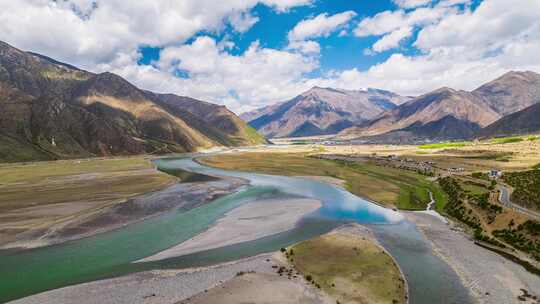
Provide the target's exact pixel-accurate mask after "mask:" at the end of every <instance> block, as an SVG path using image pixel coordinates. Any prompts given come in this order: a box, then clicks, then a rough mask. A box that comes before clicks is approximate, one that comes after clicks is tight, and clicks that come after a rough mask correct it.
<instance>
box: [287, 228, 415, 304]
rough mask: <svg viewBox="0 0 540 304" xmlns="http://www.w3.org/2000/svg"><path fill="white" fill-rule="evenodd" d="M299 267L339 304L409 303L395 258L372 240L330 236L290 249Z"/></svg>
mask: <svg viewBox="0 0 540 304" xmlns="http://www.w3.org/2000/svg"><path fill="white" fill-rule="evenodd" d="M290 250H292V251H293V254H292V255H291V254H290V253H289V257H290V259H291V260H292V263H293V264H294V265H295V266H296V268H297V269H298V270H299V271H300V272H301V273H302V274H303V275H304V277H307V276H309V277H308V280H309V278H310V277H311V278H312V280H313V281H314V285H316V286H317V284H318V285H319V286H320V287H321V289H322V290H323V291H325V292H326V293H327V294H329V295H330V296H331V297H333V298H335V299H336V300H337V301H339V302H338V303H406V302H407V301H406V290H405V284H404V281H403V280H402V278H401V274H400V271H399V269H398V267H397V266H396V265H395V263H394V261H393V259H392V258H391V257H390V256H389V255H388V254H387V253H386V252H385V251H383V250H382V249H381V247H379V246H378V245H376V244H375V243H373V242H372V241H371V240H369V239H368V238H365V237H361V236H359V235H353V234H348V233H340V232H336V233H330V234H327V235H323V236H320V237H317V238H314V239H311V240H308V241H305V242H302V243H300V244H298V245H295V246H293V247H292V248H290V249H289V252H290Z"/></svg>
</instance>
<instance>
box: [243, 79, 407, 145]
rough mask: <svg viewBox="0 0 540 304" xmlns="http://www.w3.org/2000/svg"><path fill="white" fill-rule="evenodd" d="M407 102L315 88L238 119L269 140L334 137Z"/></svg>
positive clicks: (376, 94) (390, 96) (371, 92)
mask: <svg viewBox="0 0 540 304" xmlns="http://www.w3.org/2000/svg"><path fill="white" fill-rule="evenodd" d="M409 99H410V98H408V97H402V96H399V95H397V94H394V93H391V92H387V91H382V90H375V89H368V90H362V91H348V90H337V89H331V88H320V87H314V88H312V89H310V90H309V91H307V92H305V93H302V94H300V95H299V96H297V97H295V98H293V99H291V100H289V101H286V102H283V103H279V104H275V105H272V106H268V107H264V108H262V109H259V110H256V111H253V112H249V113H245V114H242V115H241V117H242V118H243V119H244V120H246V121H248V122H249V124H250V125H251V126H253V127H254V128H255V129H257V130H258V131H259V132H261V133H262V134H264V135H266V136H268V137H298V136H313V135H324V134H336V133H337V132H339V131H341V130H343V129H345V128H348V127H350V126H352V125H355V124H359V123H362V122H365V121H368V120H370V119H373V118H375V117H377V116H378V115H380V114H382V113H383V112H384V111H387V110H390V109H393V108H395V107H396V106H397V105H398V104H401V103H403V102H405V101H407V100H409Z"/></svg>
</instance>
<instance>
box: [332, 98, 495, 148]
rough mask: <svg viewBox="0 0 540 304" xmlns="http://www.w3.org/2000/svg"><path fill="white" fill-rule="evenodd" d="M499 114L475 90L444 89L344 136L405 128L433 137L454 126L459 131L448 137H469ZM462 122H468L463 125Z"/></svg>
mask: <svg viewBox="0 0 540 304" xmlns="http://www.w3.org/2000/svg"><path fill="white" fill-rule="evenodd" d="M448 117H453V118H454V119H449V118H448ZM499 117H500V115H499V114H498V113H496V112H495V111H494V110H492V109H491V108H490V107H489V106H488V105H486V104H485V103H484V102H483V101H482V100H481V99H480V98H478V97H476V96H475V95H473V94H472V93H469V92H465V91H456V90H453V89H450V88H441V89H438V90H435V91H433V92H431V93H428V94H425V95H422V96H420V97H417V98H415V99H413V100H411V101H409V102H407V103H404V104H402V105H400V106H398V107H397V108H395V109H393V110H390V111H388V112H386V113H384V114H382V115H381V116H379V117H378V118H377V119H375V120H372V121H370V122H368V123H366V124H363V125H360V126H357V127H353V128H349V129H347V130H345V131H344V132H342V135H345V136H356V135H358V134H361V135H363V136H372V135H381V134H385V133H388V132H392V131H397V130H402V131H407V132H409V133H412V134H417V135H423V137H426V138H430V137H431V135H432V134H433V135H435V134H437V135H438V136H442V137H444V136H445V132H442V131H441V130H448V131H449V130H451V129H455V130H456V132H457V131H458V130H459V131H460V132H459V133H452V134H448V135H449V137H452V138H466V137H467V136H468V135H470V134H471V133H473V132H474V131H476V130H478V129H480V127H483V126H487V125H488V124H490V123H491V122H493V121H495V120H497V119H498V118H499ZM440 120H442V121H440ZM462 122H468V124H466V125H465V126H463V125H461V123H462ZM446 133H448V132H446ZM450 135H451V136H450Z"/></svg>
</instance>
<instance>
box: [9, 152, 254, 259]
mask: <svg viewBox="0 0 540 304" xmlns="http://www.w3.org/2000/svg"><path fill="white" fill-rule="evenodd" d="M2 170H4V171H6V170H16V173H17V176H18V177H17V178H15V179H14V178H13V175H11V176H12V177H11V180H6V178H3V180H4V184H2V185H0V189H2V188H5V189H10V191H6V192H3V193H2V194H0V210H2V211H3V212H2V214H1V215H0V220H1V221H0V223H1V224H0V244H2V243H3V244H2V245H1V247H0V249H4V250H7V249H10V250H23V249H28V248H36V247H42V246H48V245H53V244H60V243H64V242H67V241H70V240H76V239H81V238H85V237H89V236H93V235H96V234H99V233H103V232H107V231H111V230H115V229H118V228H121V227H124V226H126V225H129V224H133V223H135V222H139V221H142V220H146V219H149V218H151V217H155V216H158V215H160V214H163V213H165V212H168V211H171V210H174V209H182V210H189V209H192V208H195V207H197V206H200V205H202V204H205V203H207V202H210V201H213V200H215V199H217V198H219V197H221V196H224V195H226V194H229V193H232V192H234V191H235V190H237V189H238V188H240V187H241V186H244V185H246V184H247V181H245V180H242V179H238V178H231V177H216V178H215V179H214V180H212V181H208V182H191V183H178V178H176V177H173V176H171V175H167V174H165V173H162V172H159V171H158V170H157V169H155V168H153V165H151V164H150V161H149V160H146V159H143V158H128V159H92V160H77V161H61V162H50V163H39V164H29V165H24V166H22V165H18V166H16V167H14V168H12V167H8V166H5V167H2V168H0V171H2ZM27 170H29V173H28V174H27V175H25V172H26V171H27ZM32 172H35V175H36V176H34V175H33V174H34V173H32ZM10 186H11V187H10ZM36 193H40V195H36ZM14 201H17V202H19V203H20V205H15V204H13V203H12V202H14ZM26 205H28V206H26ZM10 206H13V207H10Z"/></svg>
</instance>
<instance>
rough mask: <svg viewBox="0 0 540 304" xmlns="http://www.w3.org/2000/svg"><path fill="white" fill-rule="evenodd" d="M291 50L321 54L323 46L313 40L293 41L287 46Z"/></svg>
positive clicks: (308, 53)
mask: <svg viewBox="0 0 540 304" xmlns="http://www.w3.org/2000/svg"><path fill="white" fill-rule="evenodd" d="M287 49H289V50H297V51H299V52H300V53H303V54H307V55H310V54H319V53H320V52H321V46H320V45H319V43H318V42H316V41H312V40H306V41H291V42H290V43H289V46H288V47H287Z"/></svg>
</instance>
